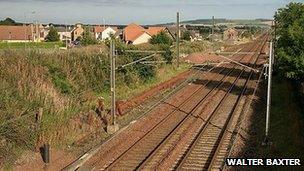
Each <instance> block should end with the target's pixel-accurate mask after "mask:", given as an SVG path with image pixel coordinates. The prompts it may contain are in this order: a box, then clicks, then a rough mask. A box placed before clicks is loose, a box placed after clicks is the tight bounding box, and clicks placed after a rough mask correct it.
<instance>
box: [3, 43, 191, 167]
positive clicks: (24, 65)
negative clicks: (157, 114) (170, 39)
mask: <svg viewBox="0 0 304 171" xmlns="http://www.w3.org/2000/svg"><path fill="white" fill-rule="evenodd" d="M132 48H134V47H132ZM107 49H108V48H107V47H106V46H92V47H85V48H80V49H73V50H68V51H58V50H51V49H50V50H48V49H27V50H24V49H6V50H2V51H1V53H0V90H1V91H0V163H1V160H2V161H10V162H12V161H13V160H14V159H15V157H16V156H18V155H19V154H20V151H22V150H24V149H28V150H32V149H34V147H35V143H36V142H37V138H38V135H41V134H43V135H45V137H48V135H51V134H52V133H53V132H54V131H55V130H58V129H60V127H61V126H62V125H65V124H66V123H68V122H69V120H70V119H71V118H73V117H76V116H77V115H78V114H80V113H81V112H85V111H89V110H92V109H94V107H95V105H96V100H97V98H98V97H99V96H103V97H104V98H105V99H106V103H108V102H109V86H110V81H109V76H110V60H109V57H108V50H107ZM145 55H147V54H136V55H135V54H131V53H126V54H120V56H119V57H117V65H118V66H119V65H122V64H124V63H127V62H130V61H134V60H136V59H139V58H141V57H143V56H145ZM160 58H161V56H157V57H155V59H160ZM159 68H165V69H166V70H168V71H169V72H167V75H166V76H164V75H159V74H158V72H157V71H158V69H159ZM183 69H185V68H183ZM181 71H182V69H181V70H175V69H174V68H173V67H172V66H169V65H168V66H167V65H164V64H157V65H153V66H150V65H148V66H147V65H144V64H137V65H134V66H130V67H127V68H124V69H122V70H118V71H117V92H118V98H119V99H125V98H128V97H130V96H133V95H135V94H137V93H139V92H140V91H142V90H145V89H147V88H149V87H151V86H153V85H155V84H157V83H158V82H159V81H163V80H164V79H169V78H170V76H172V75H174V74H176V73H179V72H181ZM147 72H148V73H150V74H148V75H147ZM143 75H144V76H143ZM158 76H160V78H157V77H158ZM39 108H43V112H44V114H43V119H42V123H41V127H40V128H37V123H35V114H36V113H37V112H38V109H39ZM45 141H50V140H45ZM52 141H56V140H54V139H52Z"/></svg>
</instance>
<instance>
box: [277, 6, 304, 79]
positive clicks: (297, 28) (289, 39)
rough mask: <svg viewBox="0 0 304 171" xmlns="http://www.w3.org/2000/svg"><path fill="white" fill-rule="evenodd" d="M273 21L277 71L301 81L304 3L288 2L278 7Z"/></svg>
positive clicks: (303, 76) (303, 53) (303, 55)
mask: <svg viewBox="0 0 304 171" xmlns="http://www.w3.org/2000/svg"><path fill="white" fill-rule="evenodd" d="M275 21H276V34H277V35H276V37H277V38H278V39H277V41H276V44H275V46H276V48H275V49H276V57H277V68H278V71H279V73H280V74H282V75H283V76H285V77H286V78H288V79H292V80H295V81H297V82H300V83H301V82H303V81H304V4H303V3H290V4H289V5H287V6H286V7H285V8H281V9H279V10H278V13H277V14H276V15H275Z"/></svg>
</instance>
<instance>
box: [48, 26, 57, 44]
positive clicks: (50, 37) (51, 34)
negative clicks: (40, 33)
mask: <svg viewBox="0 0 304 171" xmlns="http://www.w3.org/2000/svg"><path fill="white" fill-rule="evenodd" d="M45 39H46V41H47V42H57V41H59V40H60V39H59V34H58V31H57V30H56V29H55V28H54V27H53V26H52V27H50V32H49V34H48V35H47V36H46V38H45Z"/></svg>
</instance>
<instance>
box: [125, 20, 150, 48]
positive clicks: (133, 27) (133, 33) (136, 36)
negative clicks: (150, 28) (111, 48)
mask: <svg viewBox="0 0 304 171" xmlns="http://www.w3.org/2000/svg"><path fill="white" fill-rule="evenodd" d="M150 39H151V35H150V34H149V33H147V32H146V29H145V28H143V27H142V26H140V25H137V24H135V23H132V24H129V25H128V26H127V27H126V28H124V31H123V40H124V41H125V42H126V43H127V44H133V45H138V44H142V43H148V42H149V40H150Z"/></svg>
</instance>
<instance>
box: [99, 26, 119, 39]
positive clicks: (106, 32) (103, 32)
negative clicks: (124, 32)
mask: <svg viewBox="0 0 304 171" xmlns="http://www.w3.org/2000/svg"><path fill="white" fill-rule="evenodd" d="M118 31H119V30H118V28H116V27H106V26H95V27H94V28H93V32H94V36H95V38H96V39H97V40H106V39H109V38H110V36H111V35H113V36H114V35H116V33H117V32H118Z"/></svg>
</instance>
